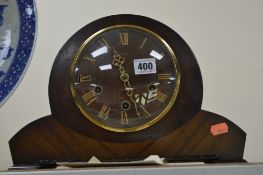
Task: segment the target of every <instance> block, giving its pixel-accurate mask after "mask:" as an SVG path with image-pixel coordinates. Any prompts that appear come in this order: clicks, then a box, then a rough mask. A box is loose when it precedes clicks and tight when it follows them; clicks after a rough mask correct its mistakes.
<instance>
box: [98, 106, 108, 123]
mask: <svg viewBox="0 0 263 175" xmlns="http://www.w3.org/2000/svg"><path fill="white" fill-rule="evenodd" d="M109 112H110V107H108V106H105V105H103V106H102V108H101V110H100V113H99V115H98V117H99V118H101V119H103V120H106V119H107V118H108V115H109Z"/></svg>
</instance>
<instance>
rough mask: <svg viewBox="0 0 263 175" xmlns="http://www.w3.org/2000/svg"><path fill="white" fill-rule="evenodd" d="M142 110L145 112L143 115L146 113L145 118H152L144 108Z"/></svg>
mask: <svg viewBox="0 0 263 175" xmlns="http://www.w3.org/2000/svg"><path fill="white" fill-rule="evenodd" d="M142 110H143V113H144V116H145V117H146V118H147V117H150V113H149V112H148V111H147V110H146V109H145V108H144V107H142Z"/></svg>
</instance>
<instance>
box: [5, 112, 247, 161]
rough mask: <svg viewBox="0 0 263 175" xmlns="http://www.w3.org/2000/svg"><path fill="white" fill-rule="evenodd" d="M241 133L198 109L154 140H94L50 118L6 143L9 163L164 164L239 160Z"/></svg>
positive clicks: (28, 127)
mask: <svg viewBox="0 0 263 175" xmlns="http://www.w3.org/2000/svg"><path fill="white" fill-rule="evenodd" d="M245 139H246V133H245V132H244V131H243V130H241V129H240V128H239V127H238V126H237V125H235V124H234V123H232V122H231V121H229V120H228V119H226V118H224V117H222V116H219V115H217V114H214V113H211V112H207V111H200V112H199V113H197V114H196V115H195V116H194V117H193V118H192V119H191V120H190V121H188V122H187V123H185V124H184V125H183V126H181V127H180V128H178V129H176V130H174V131H173V132H171V133H169V134H167V135H164V136H162V137H160V138H158V139H154V140H146V141H141V142H136V143H134V142H133V143H118V142H106V141H99V140H95V139H92V138H89V137H86V136H83V135H80V134H78V133H76V132H75V131H73V130H71V129H69V128H67V127H65V126H63V125H61V124H60V123H59V122H58V121H57V120H55V118H54V117H53V116H47V117H43V118H41V119H38V120H36V121H34V122H32V123H30V124H28V125H27V126H25V127H24V128H23V129H21V130H20V131H19V132H18V133H17V134H16V135H15V136H14V137H13V138H12V139H11V140H10V141H9V146H10V150H11V155H12V159H13V164H14V165H15V166H17V165H33V164H36V163H37V162H38V161H39V160H56V161H57V162H60V161H62V162H65V161H88V160H89V159H90V158H91V157H92V156H96V157H97V158H98V159H99V160H101V161H131V160H139V159H144V158H146V157H148V156H149V155H159V156H160V157H165V158H167V160H168V162H186V161H190V162H194V161H203V162H242V161H244V160H243V152H244V147H245Z"/></svg>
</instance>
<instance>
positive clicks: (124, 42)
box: [119, 33, 129, 46]
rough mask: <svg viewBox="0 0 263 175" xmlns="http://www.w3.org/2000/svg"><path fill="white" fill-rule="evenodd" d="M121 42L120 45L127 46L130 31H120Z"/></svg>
mask: <svg viewBox="0 0 263 175" xmlns="http://www.w3.org/2000/svg"><path fill="white" fill-rule="evenodd" d="M119 36H120V42H119V45H122V46H127V45H128V44H129V35H128V33H120V34H119Z"/></svg>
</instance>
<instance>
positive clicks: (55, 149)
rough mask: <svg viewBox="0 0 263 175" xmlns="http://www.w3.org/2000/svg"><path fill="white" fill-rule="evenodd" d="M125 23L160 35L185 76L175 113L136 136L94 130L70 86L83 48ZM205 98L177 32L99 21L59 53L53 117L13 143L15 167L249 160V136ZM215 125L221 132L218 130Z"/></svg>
mask: <svg viewBox="0 0 263 175" xmlns="http://www.w3.org/2000/svg"><path fill="white" fill-rule="evenodd" d="M119 24H132V25H137V26H142V27H144V28H147V29H150V30H151V31H153V32H154V33H157V34H158V35H160V36H161V37H162V38H163V39H164V40H165V41H166V42H167V43H168V44H169V45H170V46H171V48H172V49H173V51H174V53H175V54H176V58H177V61H178V66H179V71H180V74H181V76H180V77H181V79H180V87H179V92H178V96H177V99H176V101H175V103H174V105H173V107H172V109H171V110H170V111H169V112H168V113H167V115H166V116H165V117H163V118H162V119H161V120H160V121H159V122H158V123H156V124H155V125H153V126H151V127H149V128H146V129H143V130H140V131H136V132H126V133H120V132H113V131H108V130H105V129H103V128H100V127H98V126H97V125H94V124H93V123H92V122H90V121H89V120H88V119H87V118H85V117H84V116H83V115H82V113H81V112H80V111H79V110H78V108H77V107H76V105H75V103H74V100H73V97H72V95H71V93H70V87H69V78H70V71H69V70H70V65H71V62H72V56H73V55H74V53H75V52H76V50H77V49H78V48H79V46H80V45H81V44H82V43H83V42H84V41H85V39H86V38H87V37H88V36H90V35H92V34H93V33H94V32H96V31H98V30H100V29H103V28H106V27H109V26H113V25H119ZM202 97H203V84H202V76H201V72H200V69H199V66H198V63H197V61H196V58H195V56H194V54H193V52H192V51H191V49H190V47H189V46H188V45H187V44H186V42H185V41H184V40H183V39H182V38H181V37H180V36H179V35H178V34H177V33H176V32H174V31H173V30H172V29H170V28H169V27H167V26H165V25H164V24H162V23H160V22H158V21H155V20H153V19H150V18H147V17H142V16H136V15H115V16H110V17H105V18H102V19H99V20H97V21H94V22H92V23H90V24H88V25H87V26H85V27H83V28H82V29H80V30H79V31H78V32H77V33H75V34H74V35H73V36H72V37H71V38H70V39H69V40H68V41H67V42H66V43H65V45H64V46H63V47H62V49H61V50H60V51H59V53H58V55H57V57H56V59H55V62H54V65H53V68H52V71H51V75H50V81H49V99H50V107H51V112H52V114H51V115H50V116H46V117H42V118H40V119H38V120H36V121H33V122H31V123H30V124H28V125H27V126H25V127H24V128H22V129H21V130H20V131H19V132H18V133H17V134H16V135H15V136H13V137H12V138H11V140H10V141H9V145H10V150H11V155H12V159H13V163H14V165H32V164H37V163H38V162H39V161H40V160H56V161H58V162H65V161H88V160H89V159H90V158H91V157H92V156H96V157H97V158H98V159H99V160H101V161H131V160H141V159H144V158H146V157H148V156H149V155H159V156H160V157H165V158H166V159H167V160H168V162H185V161H204V162H233V161H244V160H243V152H244V147H245V138H246V134H245V132H244V131H243V130H242V129H240V128H239V127H238V126H237V125H235V124H234V123H233V122H231V121H229V120H228V119H226V118H224V117H223V116H220V115H217V114H215V113H211V112H207V111H204V110H201V105H202ZM222 124H223V125H222ZM215 126H219V128H218V129H217V130H216V131H213V128H215ZM220 126H225V127H223V128H220ZM220 129H221V130H220ZM222 130H223V131H222Z"/></svg>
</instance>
